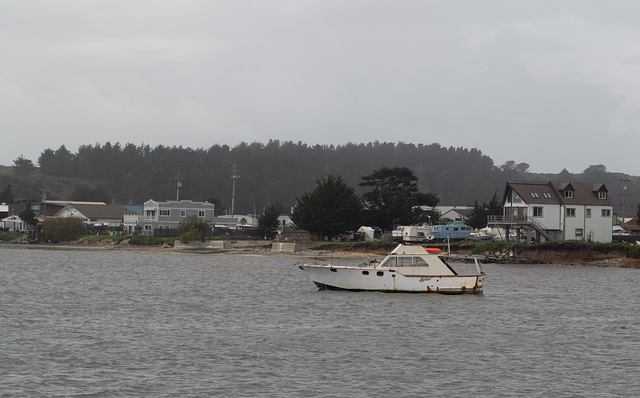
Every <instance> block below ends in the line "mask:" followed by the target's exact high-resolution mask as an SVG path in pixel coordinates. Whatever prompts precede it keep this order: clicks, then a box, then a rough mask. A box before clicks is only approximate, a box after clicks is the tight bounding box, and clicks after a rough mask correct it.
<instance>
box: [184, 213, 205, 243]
mask: <svg viewBox="0 0 640 398" xmlns="http://www.w3.org/2000/svg"><path fill="white" fill-rule="evenodd" d="M210 229H211V224H209V222H208V221H205V220H203V219H201V218H200V217H198V216H188V217H185V219H184V220H182V222H181V223H180V224H179V225H178V230H179V231H180V232H182V235H181V236H180V240H182V242H183V243H189V242H192V241H195V240H199V241H204V239H205V237H206V236H207V232H208V231H209V230H210Z"/></svg>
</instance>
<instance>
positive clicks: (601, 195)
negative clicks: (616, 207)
mask: <svg viewBox="0 0 640 398" xmlns="http://www.w3.org/2000/svg"><path fill="white" fill-rule="evenodd" d="M606 198H607V192H606V191H600V192H598V199H606Z"/></svg>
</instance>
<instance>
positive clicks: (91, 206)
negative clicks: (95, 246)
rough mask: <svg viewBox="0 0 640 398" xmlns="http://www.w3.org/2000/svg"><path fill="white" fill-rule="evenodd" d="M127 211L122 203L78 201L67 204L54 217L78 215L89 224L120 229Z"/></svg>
mask: <svg viewBox="0 0 640 398" xmlns="http://www.w3.org/2000/svg"><path fill="white" fill-rule="evenodd" d="M127 212H128V210H127V208H126V207H124V206H122V205H108V204H106V203H102V202H96V203H88V202H76V203H74V204H67V205H66V206H64V207H63V208H62V209H61V210H59V211H58V212H57V213H56V214H54V215H53V217H55V218H67V217H76V218H80V219H82V221H83V222H84V223H85V224H87V225H88V226H93V227H95V226H100V227H110V228H118V229H120V228H121V227H122V221H123V218H124V214H125V213H127Z"/></svg>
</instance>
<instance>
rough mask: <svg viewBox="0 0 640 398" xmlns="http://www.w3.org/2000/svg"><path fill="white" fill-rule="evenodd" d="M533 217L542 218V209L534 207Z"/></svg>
mask: <svg viewBox="0 0 640 398" xmlns="http://www.w3.org/2000/svg"><path fill="white" fill-rule="evenodd" d="M533 216H534V217H542V207H534V208H533Z"/></svg>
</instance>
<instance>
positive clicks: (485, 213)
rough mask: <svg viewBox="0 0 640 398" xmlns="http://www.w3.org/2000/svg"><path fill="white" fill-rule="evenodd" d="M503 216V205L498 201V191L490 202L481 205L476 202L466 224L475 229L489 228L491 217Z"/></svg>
mask: <svg viewBox="0 0 640 398" xmlns="http://www.w3.org/2000/svg"><path fill="white" fill-rule="evenodd" d="M499 215H502V203H500V201H499V200H498V191H496V192H495V193H494V194H493V197H491V199H490V200H489V202H483V203H482V204H481V205H480V204H478V201H475V205H474V206H473V209H471V211H470V212H469V214H468V215H467V218H466V219H465V223H466V224H467V225H468V226H470V227H471V228H474V229H481V228H484V227H486V226H487V224H488V217H489V216H499Z"/></svg>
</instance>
